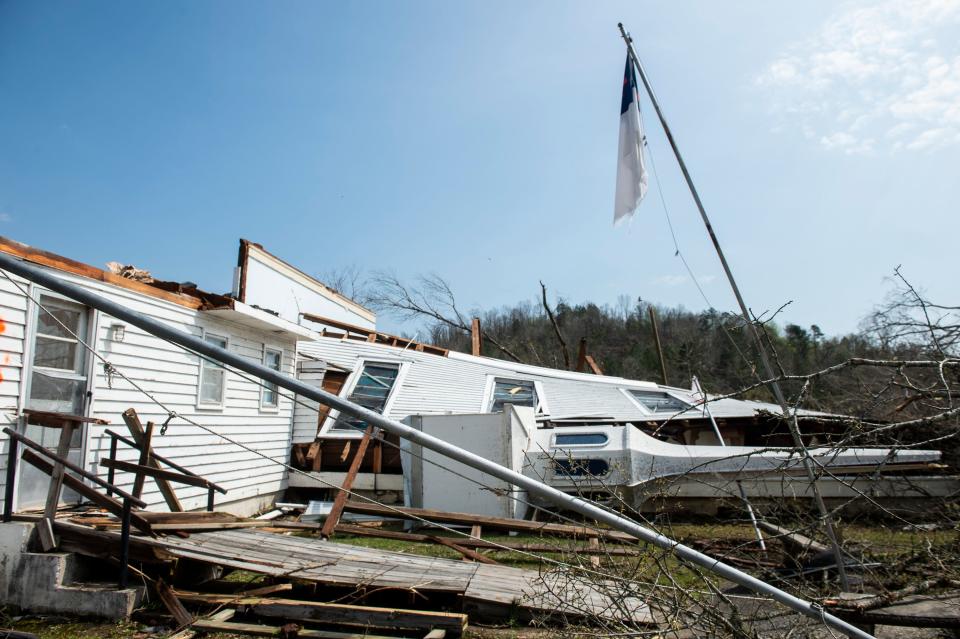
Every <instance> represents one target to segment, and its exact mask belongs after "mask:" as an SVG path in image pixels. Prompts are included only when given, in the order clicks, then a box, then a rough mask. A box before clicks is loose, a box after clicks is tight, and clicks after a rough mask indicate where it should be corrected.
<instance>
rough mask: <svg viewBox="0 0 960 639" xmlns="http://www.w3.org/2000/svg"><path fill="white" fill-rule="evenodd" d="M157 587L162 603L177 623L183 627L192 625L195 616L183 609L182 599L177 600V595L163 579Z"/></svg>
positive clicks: (158, 582) (159, 580)
mask: <svg viewBox="0 0 960 639" xmlns="http://www.w3.org/2000/svg"><path fill="white" fill-rule="evenodd" d="M156 586H157V594H158V595H159V596H160V601H162V602H163V605H164V606H165V607H166V609H167V610H168V611H170V614H171V615H173V618H174V619H176V620H177V623H178V624H180V626H181V627H182V626H189V625H190V624H192V623H193V621H194V619H193V615H191V614H190V613H189V612H187V609H186V608H184V607H183V604H182V603H180V599H178V598H177V594H176V593H175V592H174V591H173V589H172V588H170V586H168V585H167V584H166V583H164V581H163V579H158V580H157V584H156Z"/></svg>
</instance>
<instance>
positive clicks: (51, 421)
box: [23, 408, 110, 428]
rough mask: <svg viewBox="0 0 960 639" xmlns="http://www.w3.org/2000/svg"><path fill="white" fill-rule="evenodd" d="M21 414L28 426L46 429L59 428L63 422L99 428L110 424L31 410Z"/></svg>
mask: <svg viewBox="0 0 960 639" xmlns="http://www.w3.org/2000/svg"><path fill="white" fill-rule="evenodd" d="M23 414H24V415H26V416H27V423H28V424H35V425H37V426H46V427H48V428H60V427H61V426H63V423H64V422H72V423H74V424H98V425H100V426H106V425H107V424H109V423H110V422H109V421H107V420H106V419H99V418H97V417H84V416H83V415H70V414H69V413H53V412H50V411H46V410H33V409H32V408H24V409H23Z"/></svg>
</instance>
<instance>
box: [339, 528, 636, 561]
mask: <svg viewBox="0 0 960 639" xmlns="http://www.w3.org/2000/svg"><path fill="white" fill-rule="evenodd" d="M337 532H338V533H340V534H343V535H356V536H358V537H379V538H382V539H396V540H399V541H410V542H414V543H424V544H430V543H434V540H433V539H432V537H433V535H424V534H421V533H407V532H400V531H398V530H384V529H382V528H371V527H369V526H355V525H353V524H338V525H337ZM447 539H449V540H450V541H452V542H454V543H456V544H457V545H458V546H463V547H464V548H484V549H487V550H501V551H503V550H506V551H510V550H518V551H526V552H536V553H544V552H551V553H577V554H585V555H593V554H602V555H606V554H609V555H614V556H617V557H633V556H636V555H637V554H638V553H639V552H640V551H639V550H638V549H636V548H630V547H624V546H617V547H607V548H606V549H604V550H600V549H598V548H595V547H594V548H591V547H590V546H582V545H579V544H564V545H558V544H545V543H539V544H534V543H527V542H515V541H499V542H492V541H487V540H485V539H468V538H466V537H448V538H447Z"/></svg>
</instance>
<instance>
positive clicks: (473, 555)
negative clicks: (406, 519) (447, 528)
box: [429, 537, 500, 566]
mask: <svg viewBox="0 0 960 639" xmlns="http://www.w3.org/2000/svg"><path fill="white" fill-rule="evenodd" d="M429 539H430V540H431V541H434V542H436V543H438V544H440V545H441V546H446V547H447V548H450V549H451V550H456V551H457V552H458V553H460V554H461V555H463V557H464V559H472V560H473V561H477V562H480V563H481V564H491V565H494V566H499V565H500V562H498V561H495V560H493V559H490V558H489V557H486V556H484V555H481V554H480V553H478V552H477V551H475V550H470V549H469V548H464V547H463V546H461V545H460V544H458V543H456V542H454V541H451V540H450V539H447V538H445V537H430V538H429Z"/></svg>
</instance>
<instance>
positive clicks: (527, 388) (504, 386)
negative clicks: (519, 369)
mask: <svg viewBox="0 0 960 639" xmlns="http://www.w3.org/2000/svg"><path fill="white" fill-rule="evenodd" d="M504 404H513V405H514V406H530V407H531V408H538V407H539V402H538V399H537V388H536V386H535V385H534V383H533V382H532V381H530V380H526V379H505V378H503V377H497V378H495V379H494V380H493V399H492V401H491V403H490V412H491V413H502V412H503V405H504Z"/></svg>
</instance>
